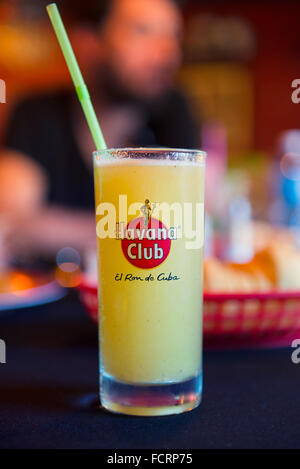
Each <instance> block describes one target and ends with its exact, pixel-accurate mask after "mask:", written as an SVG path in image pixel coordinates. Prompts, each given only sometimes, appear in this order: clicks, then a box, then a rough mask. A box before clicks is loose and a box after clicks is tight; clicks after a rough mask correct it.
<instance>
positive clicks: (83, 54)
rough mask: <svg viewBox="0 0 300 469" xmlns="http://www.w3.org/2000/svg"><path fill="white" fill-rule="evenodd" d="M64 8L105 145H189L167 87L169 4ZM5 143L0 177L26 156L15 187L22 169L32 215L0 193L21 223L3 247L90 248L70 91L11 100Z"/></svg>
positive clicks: (81, 124)
mask: <svg viewBox="0 0 300 469" xmlns="http://www.w3.org/2000/svg"><path fill="white" fill-rule="evenodd" d="M65 3H66V2H63V4H65ZM77 3H78V4H77ZM76 4H77V5H76ZM58 6H60V5H59V3H58ZM76 6H77V9H76ZM68 11H69V13H70V12H73V11H78V13H79V18H80V25H75V26H74V27H73V28H72V29H71V30H70V33H71V41H72V43H73V46H74V49H75V53H76V54H77V55H78V57H79V59H80V63H81V66H82V68H83V73H84V75H85V77H86V81H87V83H88V86H89V89H90V92H91V95H92V98H93V103H94V106H95V109H96V113H97V115H98V117H99V120H100V122H101V126H102V129H103V133H104V135H105V138H106V141H107V144H108V147H119V146H129V145H131V146H171V147H181V148H182V147H187V148H194V147H196V146H198V145H199V142H198V139H197V134H200V131H199V132H197V131H196V129H195V125H194V121H193V119H192V117H191V114H190V112H189V109H188V106H187V104H186V102H185V99H184V98H183V97H182V95H181V94H180V93H179V92H178V91H177V90H176V89H175V88H174V84H173V80H174V75H175V72H176V71H177V69H178V67H179V66H180V63H181V49H180V38H181V33H182V19H181V14H180V11H179V9H178V7H177V5H176V3H175V2H174V1H172V0H113V1H109V0H108V1H102V2H101V1H99V2H97V7H93V8H91V9H89V8H85V7H83V6H82V4H80V2H74V1H73V2H71V3H70V4H69V10H68ZM49 28H50V25H49ZM5 146H6V147H7V148H11V149H13V150H14V151H17V152H18V156H17V157H12V156H11V155H9V156H8V157H5V156H4V157H3V159H2V161H3V163H2V164H5V168H6V169H5V171H6V174H7V173H8V172H9V171H10V170H11V173H12V174H16V173H17V172H18V168H19V167H21V166H19V165H20V159H22V156H21V155H26V156H24V159H23V161H22V165H23V166H22V167H23V168H24V166H26V171H24V172H23V176H24V179H23V184H24V183H25V176H26V175H27V176H26V177H28V181H30V182H29V184H30V185H31V186H32V187H34V186H36V190H34V191H33V193H34V206H35V207H36V206H37V205H38V204H37V202H36V200H37V199H39V197H40V204H39V208H38V209H36V210H35V213H34V216H33V214H32V211H31V213H30V217H27V219H26V217H25V218H24V206H23V204H21V205H20V207H21V209H19V208H18V204H13V203H11V202H10V201H9V200H8V199H9V197H11V198H12V199H14V198H15V197H16V193H17V192H18V187H16V186H15V187H12V188H11V192H10V194H9V195H8V196H7V195H6V196H5V197H6V200H7V204H8V206H9V205H10V206H14V213H13V217H14V220H18V219H22V229H21V233H20V227H19V229H18V231H14V232H12V235H11V237H10V242H11V246H12V249H14V250H15V252H18V243H19V242H20V241H21V243H22V249H24V246H25V247H26V249H28V250H30V251H32V250H37V251H38V252H40V251H43V252H47V251H48V252H49V253H51V252H55V251H56V250H57V249H59V248H60V247H62V246H65V245H72V246H73V247H75V248H77V249H80V250H84V249H89V248H90V247H92V246H93V245H94V243H95V227H94V216H93V214H92V209H93V204H94V200H93V177H92V151H93V150H94V149H95V148H94V145H93V141H92V138H91V135H90V132H89V129H88V127H87V124H86V122H85V120H84V116H83V113H82V110H81V108H80V105H79V103H78V102H77V98H76V95H75V93H74V90H72V91H63V92H56V93H55V94H51V95H49V94H48V95H44V96H39V97H34V98H29V99H27V100H25V101H24V102H23V103H21V104H20V105H19V106H18V107H17V108H16V109H15V112H14V114H13V116H12V118H11V121H10V124H9V126H8V129H7V134H6V139H5ZM0 175H1V171H0ZM43 181H45V183H44V184H43V183H41V182H43ZM45 187H47V188H48V191H47V197H46V198H44V193H45ZM44 199H45V204H43V200H44ZM16 205H17V206H16ZM4 210H5V209H4ZM20 212H22V216H21V213H20ZM20 234H21V236H20Z"/></svg>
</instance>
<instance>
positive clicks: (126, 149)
mask: <svg viewBox="0 0 300 469" xmlns="http://www.w3.org/2000/svg"><path fill="white" fill-rule="evenodd" d="M123 153H136V154H143V153H150V154H156V153H157V154H158V153H161V154H170V155H171V154H175V155H176V154H177V155H180V154H182V155H186V156H190V157H193V156H194V157H195V156H198V157H201V159H202V160H204V161H205V160H206V157H207V153H206V152H205V151H203V150H195V149H188V148H171V147H124V148H106V149H103V150H95V151H93V157H94V158H95V157H99V156H103V155H113V154H115V155H119V156H120V158H122V154H123Z"/></svg>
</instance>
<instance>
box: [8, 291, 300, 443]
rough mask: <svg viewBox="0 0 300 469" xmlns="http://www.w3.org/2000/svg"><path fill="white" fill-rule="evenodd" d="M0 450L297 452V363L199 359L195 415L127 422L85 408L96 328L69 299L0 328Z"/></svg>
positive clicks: (285, 354) (208, 354) (240, 357)
mask: <svg viewBox="0 0 300 469" xmlns="http://www.w3.org/2000/svg"><path fill="white" fill-rule="evenodd" d="M0 338H1V339H3V340H5V342H6V347H7V363H6V364H0V422H1V424H0V447H1V448H106V449H140V448H148V449H157V448H161V449H162V448H164V449H177V448H181V449H196V448H299V447H300V393H299V389H300V364H299V365H295V364H293V363H292V361H291V353H292V349H291V348H289V349H288V348H285V349H271V350H243V351H241V350H226V351H221V350H220V351H205V352H204V395H203V402H202V404H201V405H200V407H199V408H198V409H197V410H195V411H193V412H189V413H186V414H182V415H178V416H169V417H155V418H151V417H148V418H142V417H127V416H121V415H114V414H109V413H106V412H104V411H103V410H101V409H98V408H97V407H96V406H94V404H93V402H94V399H95V398H96V395H97V388H98V359H97V327H96V326H95V325H94V324H93V323H92V322H91V321H90V320H89V318H88V317H87V316H86V315H85V313H84V310H83V308H82V307H81V305H80V303H79V300H78V298H77V297H76V296H75V294H74V293H73V294H70V295H68V297H67V298H65V299H63V300H60V301H58V302H56V303H53V304H49V305H45V306H40V307H34V308H31V309H28V310H20V311H16V312H15V313H14V314H10V315H8V316H7V317H4V318H1V319H0Z"/></svg>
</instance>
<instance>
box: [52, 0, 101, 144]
mask: <svg viewBox="0 0 300 469" xmlns="http://www.w3.org/2000/svg"><path fill="white" fill-rule="evenodd" d="M47 11H48V15H49V17H50V20H51V23H52V26H53V28H54V31H55V34H56V36H57V39H58V42H59V44H60V47H61V49H62V52H63V55H64V57H65V60H66V62H67V66H68V69H69V72H70V74H71V77H72V80H73V83H74V85H75V89H76V92H77V95H78V98H79V101H80V102H81V106H82V109H83V112H84V114H85V117H86V120H87V123H88V126H89V128H90V131H91V134H92V136H93V139H94V143H95V145H96V149H97V150H105V149H106V148H107V146H106V143H105V140H104V137H103V133H102V130H101V128H100V125H99V122H98V119H97V116H96V113H95V110H94V108H93V105H92V102H91V98H90V95H89V92H88V89H87V87H86V84H85V83H84V80H83V77H82V74H81V71H80V68H79V65H78V63H77V60H76V57H75V55H74V52H73V49H72V46H71V43H70V40H69V38H68V35H67V32H66V30H65V27H64V24H63V22H62V19H61V16H60V14H59V11H58V8H57V5H56V3H51V4H50V5H48V6H47Z"/></svg>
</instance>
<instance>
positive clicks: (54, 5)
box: [46, 2, 57, 10]
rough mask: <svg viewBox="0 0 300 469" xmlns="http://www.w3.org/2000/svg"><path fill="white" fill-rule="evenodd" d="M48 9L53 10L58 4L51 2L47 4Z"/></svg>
mask: <svg viewBox="0 0 300 469" xmlns="http://www.w3.org/2000/svg"><path fill="white" fill-rule="evenodd" d="M46 8H47V10H51V9H52V8H57V5H56V3H54V2H53V3H49V4H48V5H47V6H46Z"/></svg>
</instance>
